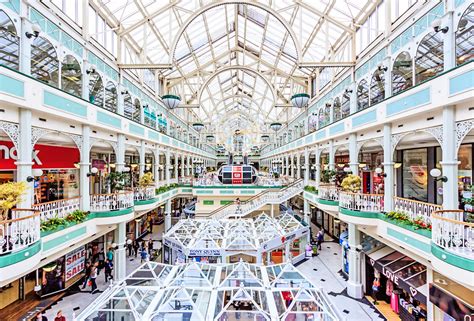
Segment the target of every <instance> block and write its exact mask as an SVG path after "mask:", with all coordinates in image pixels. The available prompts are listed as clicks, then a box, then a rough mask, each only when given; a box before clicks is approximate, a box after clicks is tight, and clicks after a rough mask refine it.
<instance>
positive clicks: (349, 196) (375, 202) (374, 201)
mask: <svg viewBox="0 0 474 321" xmlns="http://www.w3.org/2000/svg"><path fill="white" fill-rule="evenodd" d="M339 206H340V207H342V208H346V209H349V210H353V211H361V212H373V213H379V212H382V211H383V194H363V193H349V192H340V193H339Z"/></svg>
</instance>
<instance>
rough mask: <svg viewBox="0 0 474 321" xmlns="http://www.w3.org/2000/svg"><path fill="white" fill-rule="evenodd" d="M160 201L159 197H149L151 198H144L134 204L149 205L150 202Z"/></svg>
mask: <svg viewBox="0 0 474 321" xmlns="http://www.w3.org/2000/svg"><path fill="white" fill-rule="evenodd" d="M156 202H158V199H157V198H152V199H149V200H142V201H134V202H133V204H134V205H135V206H137V205H138V206H139V205H148V204H153V203H156Z"/></svg>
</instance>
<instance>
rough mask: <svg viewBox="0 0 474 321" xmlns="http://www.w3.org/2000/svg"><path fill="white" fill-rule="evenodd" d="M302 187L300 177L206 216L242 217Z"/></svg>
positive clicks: (280, 200) (290, 196) (288, 195)
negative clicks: (285, 184)
mask: <svg viewBox="0 0 474 321" xmlns="http://www.w3.org/2000/svg"><path fill="white" fill-rule="evenodd" d="M303 188H304V182H303V180H302V179H300V180H297V181H295V182H293V183H291V184H290V185H288V186H286V187H284V188H282V189H280V190H278V191H275V190H270V189H268V190H265V191H263V192H261V193H259V194H257V195H255V196H253V197H251V198H249V199H248V200H246V201H244V202H241V204H240V206H239V205H237V204H235V203H230V204H227V205H224V206H222V207H220V208H218V209H216V210H214V211H212V212H211V213H209V216H208V218H216V219H221V218H229V217H244V216H246V215H248V214H250V213H252V212H254V211H257V210H258V209H260V208H261V207H263V206H265V205H267V204H281V203H283V202H285V201H287V200H289V199H290V198H292V197H294V196H296V195H298V194H300V193H301V192H302V191H303Z"/></svg>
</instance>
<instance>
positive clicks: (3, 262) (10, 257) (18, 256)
mask: <svg viewBox="0 0 474 321" xmlns="http://www.w3.org/2000/svg"><path fill="white" fill-rule="evenodd" d="M39 251H41V242H40V241H39V240H38V241H37V242H35V243H33V244H32V245H30V246H28V247H26V248H24V249H21V250H19V251H16V252H11V253H9V254H6V255H2V256H0V268H3V267H6V266H9V265H12V264H15V263H18V262H21V261H24V260H26V259H28V258H30V257H32V256H33V255H35V254H37V253H38V252H39Z"/></svg>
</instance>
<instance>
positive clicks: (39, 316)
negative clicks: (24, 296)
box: [35, 312, 48, 321]
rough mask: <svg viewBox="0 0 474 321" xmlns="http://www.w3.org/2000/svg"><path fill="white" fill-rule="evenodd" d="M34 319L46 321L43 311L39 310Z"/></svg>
mask: <svg viewBox="0 0 474 321" xmlns="http://www.w3.org/2000/svg"><path fill="white" fill-rule="evenodd" d="M35 320H36V321H48V318H47V317H46V316H45V315H43V313H41V312H39V313H38V314H37V315H36V318H35Z"/></svg>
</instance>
